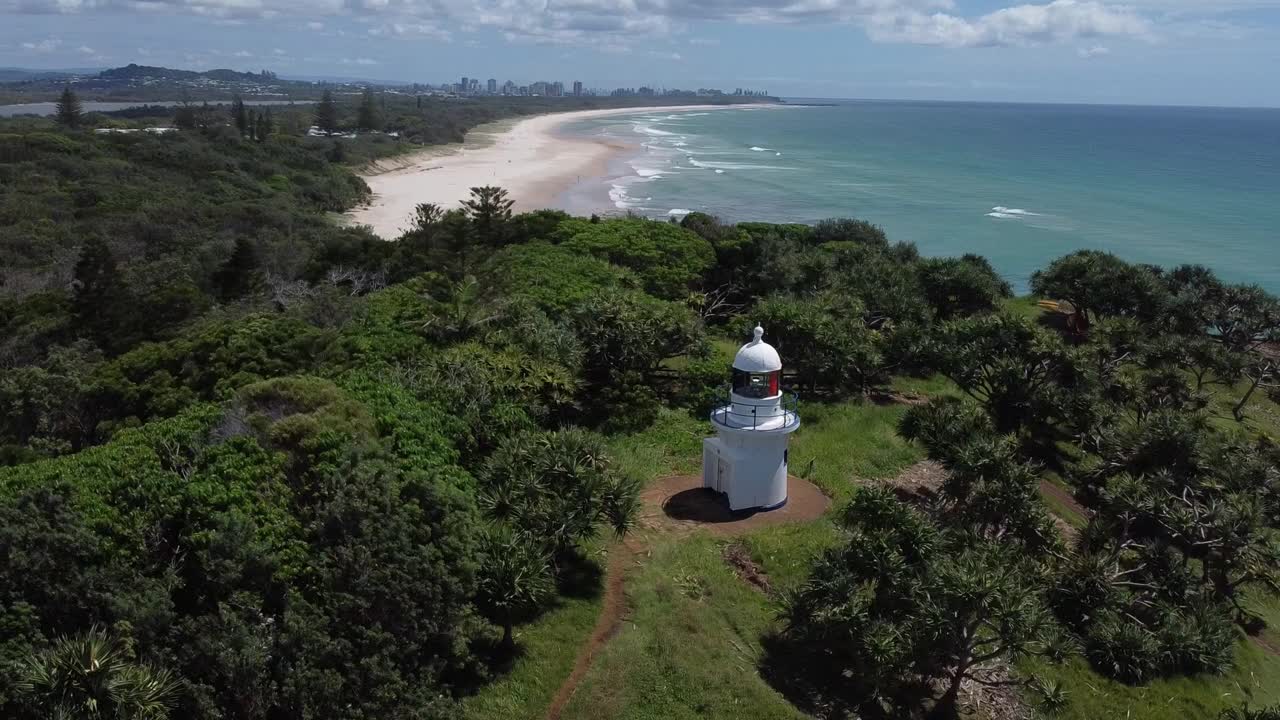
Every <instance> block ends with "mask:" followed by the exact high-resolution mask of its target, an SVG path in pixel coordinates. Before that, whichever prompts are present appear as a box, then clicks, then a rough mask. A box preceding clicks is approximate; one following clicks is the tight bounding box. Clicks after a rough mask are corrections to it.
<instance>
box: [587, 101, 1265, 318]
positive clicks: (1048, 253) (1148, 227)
mask: <svg viewBox="0 0 1280 720" xmlns="http://www.w3.org/2000/svg"><path fill="white" fill-rule="evenodd" d="M570 130H571V131H572V132H575V133H583V134H587V135H593V136H601V135H603V136H608V137H611V138H616V139H621V140H624V141H627V142H630V143H633V144H636V145H637V146H638V147H639V150H638V151H637V153H636V154H634V155H633V156H631V157H628V158H626V160H625V161H620V162H617V163H615V165H614V167H613V168H612V172H611V174H610V176H609V177H608V178H607V179H606V181H605V184H604V185H603V186H601V187H599V188H597V189H596V192H597V199H598V201H599V202H598V204H603V205H608V206H612V208H614V209H617V210H620V211H621V210H629V211H631V212H635V213H638V214H643V215H648V216H652V217H667V216H671V215H677V216H678V215H680V214H682V213H684V212H686V211H689V210H697V211H703V212H708V213H712V214H715V215H718V216H720V217H721V218H723V219H725V220H730V221H740V220H768V221H774V222H806V223H811V222H815V221H818V220H821V219H823V218H828V217H841V216H852V217H859V218H863V219H866V220H870V221H872V222H875V223H877V224H879V225H881V226H882V227H884V228H885V230H886V231H887V232H888V233H889V236H890V238H891V239H893V240H906V241H911V242H914V243H916V245H918V246H919V248H920V250H921V252H923V253H925V254H928V255H958V254H963V253H966V252H976V253H980V254H982V255H985V256H987V257H988V258H990V259H991V261H992V263H993V264H994V265H995V266H996V268H997V269H998V270H999V271H1000V272H1001V274H1003V275H1004V276H1005V277H1006V278H1007V279H1009V280H1010V281H1011V282H1012V283H1013V284H1014V285H1015V287H1017V288H1018V289H1019V290H1025V289H1026V286H1027V282H1028V279H1029V277H1030V274H1031V272H1032V271H1034V270H1036V269H1037V268H1040V267H1043V266H1044V265H1045V264H1046V263H1047V262H1048V261H1049V260H1051V259H1053V258H1055V257H1058V256H1060V255H1063V254H1065V253H1067V252H1070V251H1072V250H1075V249H1078V248H1100V249H1105V250H1111V251H1113V252H1116V253H1118V254H1119V255H1121V256H1123V257H1125V258H1127V259H1129V260H1132V261H1136V262H1149V263H1157V264H1161V265H1166V266H1172V265H1177V264H1182V263H1199V264H1203V265H1207V266H1209V267H1212V268H1214V269H1215V270H1216V271H1217V272H1218V273H1219V274H1220V275H1221V276H1223V277H1224V278H1226V279H1229V280H1232V281H1235V282H1251V283H1257V284H1259V285H1262V286H1263V287H1265V288H1267V289H1268V290H1270V291H1272V292H1276V293H1280V110H1246V109H1219V108H1152V107H1114V106H1112V107H1109V106H1065V105H1010V104H979V103H925V102H843V103H839V104H836V105H834V106H829V107H784V108H759V109H757V108H750V109H725V110H714V111H706V112H701V111H697V112H678V113H638V114H636V115H628V116H614V117H610V118H603V119H597V120H593V121H587V122H582V123H578V124H576V125H575V126H573V127H571V128H570ZM606 193H607V194H608V199H607V200H606V199H605V194H606Z"/></svg>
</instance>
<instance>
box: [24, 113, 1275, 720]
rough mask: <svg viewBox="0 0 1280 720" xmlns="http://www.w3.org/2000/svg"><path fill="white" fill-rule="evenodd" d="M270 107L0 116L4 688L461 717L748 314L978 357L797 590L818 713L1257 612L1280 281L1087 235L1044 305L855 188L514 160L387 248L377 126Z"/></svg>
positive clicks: (571, 579)
mask: <svg viewBox="0 0 1280 720" xmlns="http://www.w3.org/2000/svg"><path fill="white" fill-rule="evenodd" d="M365 109H366V110H367V108H365ZM219 112H221V111H219ZM339 112H340V113H341V114H342V115H343V116H344V117H347V116H349V117H351V118H355V119H353V120H350V121H345V120H344V121H342V122H344V123H345V122H350V123H359V122H360V120H359V116H360V112H361V108H360V107H359V106H358V105H357V106H352V107H347V106H345V105H344V106H342V107H341V108H339ZM415 112H416V110H415ZM460 122H462V123H463V124H465V123H468V122H470V120H466V121H460ZM75 124H77V123H72V122H67V123H64V125H75ZM284 127H286V126H285V125H284V124H283V123H279V122H276V123H273V124H272V126H271V132H269V133H257V132H249V131H248V124H247V123H246V124H243V125H242V124H241V123H240V121H239V119H238V118H237V117H235V114H234V112H233V113H232V114H231V115H230V116H224V118H223V119H222V120H221V121H217V122H213V121H210V122H206V123H200V124H197V125H196V126H193V127H190V128H189V129H184V130H181V131H178V132H174V133H169V134H164V135H152V134H146V133H137V134H107V135H102V134H93V133H91V132H87V131H85V130H83V129H76V128H75V127H55V126H53V124H52V121H37V120H15V121H11V122H8V123H5V124H3V125H0V253H3V255H0V268H2V270H0V272H2V273H3V274H2V275H0V330H2V332H0V368H3V373H2V374H0V405H2V406H3V414H2V415H0V714H3V715H4V716H5V717H14V718H47V717H104V718H105V717H117V718H162V717H174V718H246V719H247V718H271V719H273V720H276V719H282V718H312V717H335V716H338V715H340V716H341V717H349V718H374V717H377V718H447V717H453V716H454V715H455V714H456V713H457V712H458V701H459V699H460V698H463V697H465V696H467V695H469V694H472V693H475V692H477V691H478V690H480V689H481V688H483V687H484V686H486V684H487V683H489V682H491V681H492V680H493V679H494V678H495V677H498V676H500V675H501V674H502V672H504V668H506V667H508V665H509V663H510V660H511V658H512V657H518V656H519V653H520V652H521V648H520V643H519V640H518V638H517V634H516V633H515V632H514V629H515V628H517V627H519V626H520V625H521V624H522V623H525V622H528V621H530V620H532V619H535V618H537V617H538V616H539V614H540V613H542V612H544V611H545V610H546V609H547V608H549V607H551V606H553V605H554V604H555V603H556V601H557V598H558V597H560V596H562V595H563V594H565V593H567V592H569V591H570V589H571V588H572V586H573V585H574V584H575V583H579V582H581V576H582V574H583V568H584V567H586V566H587V565H589V559H588V558H587V557H586V553H585V551H584V548H585V547H586V544H587V543H590V542H595V541H596V540H597V539H599V538H605V537H608V536H609V535H624V534H626V533H628V532H629V531H631V530H632V529H633V527H634V523H635V522H636V519H637V512H638V507H639V502H640V499H639V495H640V491H641V488H642V486H643V485H644V484H645V483H646V482H647V481H649V480H650V479H651V478H647V477H639V476H636V475H634V474H632V473H629V472H627V471H626V470H625V469H624V468H622V467H620V466H619V465H618V464H616V463H615V462H613V460H612V458H611V457H610V453H609V451H608V441H609V439H610V438H613V437H618V436H623V435H626V434H627V433H631V432H636V431H639V430H642V429H644V428H646V427H648V426H649V425H650V424H651V423H652V422H653V421H654V419H655V418H656V417H657V416H658V415H659V413H663V412H670V411H671V410H672V409H674V410H676V411H678V412H688V413H690V414H692V415H693V416H695V417H705V413H706V411H707V410H708V408H709V407H710V406H711V404H712V403H713V402H715V401H716V399H717V398H718V397H719V396H720V392H721V388H722V386H723V384H724V382H725V381H726V379H727V370H728V368H727V360H726V358H725V357H724V354H723V352H722V351H721V350H720V349H719V345H721V344H723V342H724V341H725V340H730V341H733V342H740V341H741V339H742V338H744V337H746V330H747V328H748V327H750V326H752V325H754V324H755V323H757V322H759V323H761V324H762V325H764V327H765V328H767V332H768V334H769V338H770V339H771V341H772V342H773V343H774V344H775V345H777V346H778V347H779V349H780V350H781V351H782V353H783V357H784V358H786V361H787V364H788V365H787V371H788V381H789V383H790V384H791V385H793V386H794V387H795V388H796V389H798V390H800V391H801V392H802V393H803V397H804V398H805V399H806V401H807V402H814V403H826V402H837V401H840V402H871V401H872V400H871V399H872V398H878V397H879V398H883V396H885V395H886V394H888V393H886V388H887V387H888V384H889V383H890V381H891V380H892V379H893V378H895V377H901V376H911V377H938V376H940V377H942V378H945V380H946V382H947V383H949V384H950V387H952V388H953V389H954V392H953V393H949V394H947V395H945V396H940V397H936V398H933V399H930V400H929V401H928V402H924V403H921V404H918V405H916V406H914V407H912V408H911V409H910V410H909V411H907V412H906V413H905V415H904V416H903V420H902V424H901V426H900V428H899V433H900V434H901V435H902V436H903V437H905V438H908V439H910V440H911V441H912V442H915V443H917V444H920V445H921V446H923V447H924V448H926V449H927V452H928V455H929V457H930V458H932V459H934V460H936V461H937V462H939V463H940V464H941V465H942V466H944V467H945V469H946V471H947V475H946V480H945V481H944V483H943V484H942V486H941V487H940V488H939V490H938V491H937V492H936V493H935V494H931V495H928V496H927V497H926V496H920V495H913V496H908V497H900V496H897V495H895V494H893V493H891V492H889V491H887V490H884V489H882V488H878V487H872V486H867V487H859V488H857V489H856V490H854V491H853V494H852V500H850V501H849V502H848V503H847V504H844V505H842V506H841V507H839V508H837V509H836V510H835V511H834V512H833V515H832V521H833V522H834V525H835V527H836V528H837V530H836V539H835V540H834V542H833V543H832V544H830V546H829V547H826V548H825V549H824V550H823V552H821V553H820V555H819V556H818V557H817V558H816V559H815V561H814V564H813V566H812V568H811V569H810V570H809V571H808V573H807V575H808V580H807V581H805V582H803V583H802V584H800V585H799V586H798V587H796V588H795V589H794V590H793V591H792V592H789V593H788V594H787V595H786V597H785V598H784V599H783V601H782V602H781V603H780V604H779V609H778V622H777V627H778V632H777V634H776V636H775V637H772V638H771V639H770V640H769V643H770V645H769V647H770V651H769V654H768V657H766V658H765V659H764V661H762V667H761V668H760V670H761V673H762V674H764V675H765V676H767V677H769V678H770V682H772V683H773V684H774V686H775V687H777V688H778V690H779V692H782V693H783V694H784V695H786V696H787V698H788V699H790V700H791V701H792V702H794V703H795V704H796V705H797V706H799V707H802V708H804V709H805V710H806V711H808V712H811V713H813V714H816V715H821V716H824V717H846V716H848V715H850V714H852V715H855V716H858V717H865V718H874V717H884V718H904V717H920V716H923V715H925V714H929V713H932V714H934V715H935V716H939V717H948V716H952V715H954V714H955V713H956V712H957V710H958V705H959V703H960V689H961V686H962V685H963V684H965V683H967V682H984V681H987V680H988V676H987V675H985V674H984V673H985V672H986V671H987V670H988V669H989V668H990V667H991V664H992V663H993V662H1000V661H1017V660H1020V659H1024V658H1028V657H1037V658H1044V659H1045V662H1046V663H1049V664H1052V663H1055V662H1062V661H1063V660H1064V659H1066V658H1067V657H1069V656H1072V655H1082V656H1083V657H1084V658H1085V659H1086V660H1087V662H1088V663H1089V665H1090V666H1091V667H1092V669H1093V671H1094V672H1096V673H1098V674H1100V675H1102V676H1105V677H1111V678H1116V679H1118V680H1120V681H1122V682H1124V683H1129V684H1135V685H1140V684H1143V683H1146V682H1149V681H1151V680H1153V679H1156V678H1165V677H1179V676H1186V677H1199V676H1206V675H1210V676H1211V675H1213V674H1216V673H1222V672H1225V671H1227V669H1229V668H1230V667H1231V666H1232V664H1233V662H1234V661H1235V656H1236V653H1237V651H1238V648H1239V647H1240V644H1241V642H1242V639H1243V638H1245V637H1246V636H1247V634H1256V633H1258V632H1259V631H1260V630H1261V629H1262V626H1263V625H1265V618H1264V617H1263V616H1262V614H1261V613H1260V612H1259V610H1258V607H1259V605H1258V602H1259V601H1262V600H1266V599H1267V598H1269V597H1272V596H1273V595H1274V594H1275V593H1277V592H1280V535H1278V534H1277V529H1278V528H1280V472H1278V469H1277V466H1278V465H1280V449H1278V448H1277V445H1276V440H1275V438H1274V437H1272V436H1270V435H1268V434H1267V433H1266V432H1264V431H1260V430H1258V429H1257V427H1256V426H1254V425H1250V424H1249V423H1247V422H1246V420H1247V413H1248V411H1249V410H1248V409H1249V408H1250V407H1255V406H1256V404H1254V403H1256V402H1257V401H1259V400H1260V399H1265V398H1266V397H1267V395H1268V393H1272V392H1274V390H1273V388H1274V387H1275V384H1276V378H1277V366H1278V364H1280V355H1278V354H1277V352H1276V345H1275V343H1276V342H1277V340H1280V303H1278V302H1277V300H1276V298H1274V297H1272V296H1270V295H1269V294H1267V293H1266V292H1264V291H1262V290H1261V289H1259V288H1257V287H1252V286H1244V285H1233V284H1230V283H1226V282H1223V281H1221V280H1220V279H1218V278H1217V277H1216V276H1215V275H1214V274H1213V272H1212V271H1211V270H1209V269H1206V268H1203V267H1177V268H1159V267H1152V266H1146V265H1135V264H1130V263H1127V262H1125V261H1124V260H1122V259H1121V258H1118V257H1116V256H1114V255H1110V254H1106V253H1102V252H1096V251H1080V252H1076V253H1073V254H1071V255H1068V256H1065V257H1063V258H1060V259H1058V260H1056V261H1054V262H1052V263H1050V264H1049V265H1047V266H1046V267H1045V268H1044V269H1043V270H1042V271H1040V272H1039V273H1037V274H1036V275H1035V277H1034V278H1033V281H1032V286H1033V290H1034V292H1035V294H1036V295H1037V296H1040V297H1043V298H1046V299H1052V300H1054V301H1060V302H1061V303H1062V305H1061V307H1062V308H1063V310H1064V312H1055V313H1048V314H1044V315H1040V316H1036V317H1034V318H1033V317H1030V316H1028V315H1027V314H1023V313H1018V312H1015V311H1013V310H1011V309H1010V307H1011V306H1010V297H1009V296H1010V288H1009V285H1008V284H1007V283H1006V282H1005V281H1004V280H1003V279H1002V278H1000V277H999V276H998V274H997V273H996V272H994V271H993V269H992V267H991V265H990V264H989V263H988V262H987V261H986V260H984V259H983V258H981V257H976V256H964V257H959V258H930V257H924V256H922V255H921V254H920V253H919V252H918V250H917V249H916V248H915V247H914V246H912V245H910V244H904V243H892V242H891V241H890V240H889V239H888V238H886V236H885V234H884V232H883V231H882V230H881V229H879V228H878V227H876V226H874V225H872V224H870V223H867V222H863V221H859V220H830V221H825V222H821V223H818V224H817V225H815V226H806V225H778V224H769V223H756V222H743V223H737V224H726V223H722V222H720V221H718V220H717V219H715V218H713V217H710V216H708V215H704V214H699V213H694V214H691V215H689V216H687V217H685V218H684V219H683V221H681V222H680V223H678V224H677V223H667V222H656V221H650V220H645V219H641V218H635V217H625V218H611V219H601V218H596V217H592V218H576V217H570V216H568V215H566V214H564V213H561V212H557V211H541V212H536V213H528V214H521V215H513V214H512V212H511V203H510V201H509V200H508V199H507V198H506V195H505V193H504V192H503V191H502V190H500V189H498V188H476V189H474V190H473V191H472V196H471V198H470V200H469V201H468V202H467V203H466V204H465V205H464V206H463V207H462V208H459V209H453V210H445V209H442V208H440V207H436V206H433V205H422V206H420V207H419V208H418V214H417V218H416V222H415V225H414V227H413V228H412V229H411V230H410V231H408V232H406V233H405V234H404V235H403V236H402V237H401V238H399V239H398V240H397V241H395V242H383V241H381V240H379V239H377V238H375V237H374V236H373V235H371V234H370V233H368V232H367V231H365V230H363V229H360V228H349V227H343V226H341V225H339V224H337V223H335V222H333V221H332V220H331V219H330V218H329V217H328V215H327V214H328V213H333V212H336V211H341V210H344V209H346V208H349V207H351V206H352V205H353V204H355V203H358V202H360V201H361V200H363V199H365V198H366V196H367V195H368V190H367V188H366V187H365V186H364V184H363V183H362V182H361V181H360V180H359V179H358V178H357V177H356V176H355V175H353V174H352V173H351V172H350V170H349V169H348V168H347V167H345V166H344V165H343V164H341V161H342V160H343V159H344V158H347V157H349V155H347V154H346V153H347V151H348V150H349V149H350V148H346V147H344V143H345V142H347V141H346V140H344V139H340V138H302V137H298V136H295V135H294V134H291V133H290V132H287V131H286V130H283V129H282V128H284ZM1227 396H1229V397H1230V402H1229V403H1227V405H1226V407H1228V408H1230V409H1232V410H1233V411H1234V412H1227V413H1226V414H1223V413H1221V412H1217V411H1216V408H1218V407H1219V406H1220V403H1219V404H1213V403H1211V398H1222V397H1227ZM1048 474H1053V475H1055V476H1056V477H1060V478H1062V479H1063V481H1064V482H1065V483H1066V485H1067V486H1068V487H1069V488H1070V489H1071V492H1072V493H1073V495H1074V499H1075V500H1076V501H1078V502H1079V503H1080V504H1081V505H1082V506H1083V507H1084V508H1086V509H1087V521H1086V522H1085V524H1084V527H1082V528H1080V529H1079V530H1078V531H1073V532H1064V530H1063V528H1062V527H1060V526H1059V524H1056V523H1055V522H1054V520H1053V518H1052V516H1051V513H1050V509H1049V508H1048V507H1047V505H1046V503H1045V500H1044V499H1043V498H1042V497H1041V494H1040V486H1041V483H1042V481H1043V479H1044V478H1045V477H1046V475H1048ZM90 660H91V662H90ZM800 670H803V672H800ZM1008 682H1016V683H1018V684H1020V685H1024V686H1026V687H1027V688H1028V689H1029V690H1028V691H1029V692H1032V691H1033V692H1034V694H1035V695H1037V696H1038V697H1039V703H1040V704H1041V708H1042V709H1043V710H1045V711H1046V712H1051V711H1053V710H1054V709H1055V708H1056V707H1061V706H1062V705H1063V704H1065V703H1068V702H1070V701H1071V698H1069V697H1066V696H1064V694H1063V693H1062V692H1061V691H1060V689H1059V688H1057V687H1056V686H1055V685H1054V684H1053V683H1052V682H1049V681H1047V680H1042V679H1040V678H1038V677H1037V676H1036V675H1035V674H1033V673H1022V672H1021V671H1019V672H1018V673H1017V676H1016V677H1015V678H1013V679H1011V680H1008ZM335 708H341V711H340V712H339V713H338V715H335ZM1255 713H1256V711H1254V710H1243V709H1242V710H1241V711H1240V712H1239V713H1236V714H1235V715H1234V716H1235V717H1254V716H1255ZM1256 716H1257V717H1264V716H1263V715H1256Z"/></svg>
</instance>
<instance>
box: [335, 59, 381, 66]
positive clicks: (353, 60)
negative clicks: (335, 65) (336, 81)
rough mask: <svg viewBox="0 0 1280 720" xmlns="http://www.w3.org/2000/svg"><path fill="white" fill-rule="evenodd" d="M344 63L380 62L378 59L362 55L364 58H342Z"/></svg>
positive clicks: (369, 63) (366, 63) (375, 63)
mask: <svg viewBox="0 0 1280 720" xmlns="http://www.w3.org/2000/svg"><path fill="white" fill-rule="evenodd" d="M342 64H343V65H377V64H378V61H377V60H372V59H370V58H363V57H362V58H355V59H352V58H342Z"/></svg>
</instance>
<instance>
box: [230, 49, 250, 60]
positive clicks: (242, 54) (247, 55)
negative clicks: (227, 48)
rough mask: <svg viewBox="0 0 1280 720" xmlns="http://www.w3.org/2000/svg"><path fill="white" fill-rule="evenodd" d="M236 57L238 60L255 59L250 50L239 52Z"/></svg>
mask: <svg viewBox="0 0 1280 720" xmlns="http://www.w3.org/2000/svg"><path fill="white" fill-rule="evenodd" d="M234 57H238V58H251V57H253V53H251V52H249V51H248V50H237V51H236V52H235V55H234Z"/></svg>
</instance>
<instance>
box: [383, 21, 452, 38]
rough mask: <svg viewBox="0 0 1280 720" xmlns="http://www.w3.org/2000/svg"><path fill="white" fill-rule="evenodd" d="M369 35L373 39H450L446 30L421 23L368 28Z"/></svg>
mask: <svg viewBox="0 0 1280 720" xmlns="http://www.w3.org/2000/svg"><path fill="white" fill-rule="evenodd" d="M369 35H371V36H373V37H429V38H435V39H436V40H445V41H448V40H449V39H450V38H451V37H452V35H451V34H450V33H449V31H448V30H444V29H442V28H440V27H439V26H437V25H435V24H432V23H421V22H410V23H405V22H392V23H385V24H382V25H377V26H375V27H371V28H369Z"/></svg>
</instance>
